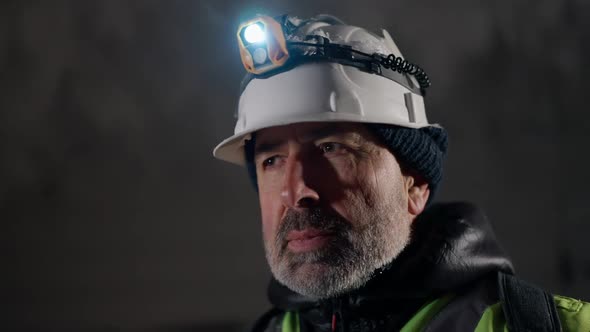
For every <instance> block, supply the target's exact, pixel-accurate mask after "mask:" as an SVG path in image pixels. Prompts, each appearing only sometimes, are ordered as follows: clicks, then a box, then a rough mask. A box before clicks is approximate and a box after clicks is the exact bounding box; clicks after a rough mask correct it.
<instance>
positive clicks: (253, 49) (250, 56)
mask: <svg viewBox="0 0 590 332" xmlns="http://www.w3.org/2000/svg"><path fill="white" fill-rule="evenodd" d="M237 37H238V45H239V47H240V55H241V57H242V63H243V64H244V67H245V68H246V70H247V71H249V72H251V73H253V74H262V73H264V72H267V71H269V70H272V69H275V68H278V67H280V66H282V65H283V64H284V63H285V61H287V59H288V58H289V52H288V51H287V43H286V41H285V34H284V33H283V29H282V27H281V24H280V23H278V22H277V21H276V20H275V19H273V18H272V17H269V16H262V15H261V16H257V17H256V18H255V19H253V20H250V21H248V22H245V23H243V24H242V25H240V27H239V28H238V33H237Z"/></svg>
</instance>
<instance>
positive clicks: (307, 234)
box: [286, 229, 334, 253]
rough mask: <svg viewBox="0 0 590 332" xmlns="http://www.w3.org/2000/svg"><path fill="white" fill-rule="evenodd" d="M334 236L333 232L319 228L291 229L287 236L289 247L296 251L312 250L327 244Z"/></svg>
mask: <svg viewBox="0 0 590 332" xmlns="http://www.w3.org/2000/svg"><path fill="white" fill-rule="evenodd" d="M333 236H334V233H332V232H328V231H321V230H317V229H305V230H302V231H290V232H289V233H288V234H287V238H286V240H287V247H288V248H289V250H291V251H292V252H295V253H301V252H307V251H312V250H316V249H319V248H321V247H323V246H324V245H326V243H328V242H329V241H330V239H331V238H332V237H333Z"/></svg>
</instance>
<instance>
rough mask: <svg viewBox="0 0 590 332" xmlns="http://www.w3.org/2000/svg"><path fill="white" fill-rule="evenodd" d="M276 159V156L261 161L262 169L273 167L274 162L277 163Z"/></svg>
mask: <svg viewBox="0 0 590 332" xmlns="http://www.w3.org/2000/svg"><path fill="white" fill-rule="evenodd" d="M277 157H278V156H272V157H270V158H266V159H264V160H263V161H262V167H263V168H266V167H271V166H273V165H274V164H275V163H276V162H277Z"/></svg>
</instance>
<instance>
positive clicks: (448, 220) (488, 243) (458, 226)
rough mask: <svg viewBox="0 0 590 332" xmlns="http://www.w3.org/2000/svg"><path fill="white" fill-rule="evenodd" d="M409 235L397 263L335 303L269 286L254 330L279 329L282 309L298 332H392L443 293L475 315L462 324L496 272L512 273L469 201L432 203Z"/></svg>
mask: <svg viewBox="0 0 590 332" xmlns="http://www.w3.org/2000/svg"><path fill="white" fill-rule="evenodd" d="M412 234H413V235H412V242H411V243H410V245H409V246H408V247H407V248H406V249H405V250H404V251H403V252H402V253H401V254H400V256H398V258H397V259H395V260H394V261H393V262H392V263H391V264H389V265H388V266H386V267H385V268H383V269H380V270H378V271H376V272H375V275H374V277H373V278H372V279H371V280H370V281H369V282H368V283H367V284H366V285H365V286H363V287H362V288H360V289H357V290H354V291H352V292H349V293H347V294H344V295H341V296H339V297H337V298H332V299H327V300H320V301H317V300H313V299H309V298H306V297H305V296H302V295H300V294H297V293H295V292H293V291H291V290H289V289H288V288H286V287H285V286H283V285H281V284H279V283H278V282H277V281H276V280H274V279H273V280H271V282H270V285H269V288H268V297H269V300H270V302H271V303H272V305H273V309H271V310H270V311H269V312H267V313H266V314H265V315H264V316H262V317H261V318H260V319H259V320H258V321H257V322H256V324H255V326H254V329H253V331H256V332H258V331H273V332H274V331H280V323H281V321H282V317H283V314H284V312H286V311H298V313H299V317H300V323H301V330H302V332H305V331H327V332H330V331H332V328H333V325H334V322H333V321H334V320H335V323H336V324H335V326H336V331H398V330H400V329H401V327H402V326H403V325H404V324H405V323H406V322H407V321H408V320H409V319H410V318H411V317H412V316H413V314H414V313H415V312H416V311H417V310H418V309H419V308H420V307H421V306H422V305H424V304H425V303H427V302H428V301H430V300H433V299H435V298H437V297H439V296H441V295H443V294H447V293H449V292H452V293H455V294H463V295H465V296H463V297H462V300H459V301H454V302H455V303H454V307H451V309H452V310H456V311H457V312H460V313H461V314H462V315H471V316H473V317H471V319H464V320H462V321H470V320H471V321H474V322H477V318H478V317H479V316H480V315H481V313H482V312H483V310H485V308H486V307H487V306H488V305H491V304H493V303H495V302H497V301H498V296H497V293H498V292H497V289H496V287H497V286H496V282H495V280H496V275H497V272H498V271H503V272H507V273H510V274H512V273H513V267H512V264H511V262H510V260H509V259H508V258H507V257H506V256H505V254H504V252H503V251H502V249H501V248H500V246H499V245H498V243H497V241H496V239H495V236H494V234H493V231H492V228H491V226H490V224H489V223H488V221H487V219H486V217H485V216H484V215H483V214H482V213H481V211H479V210H478V209H477V208H476V207H475V206H473V205H472V204H469V203H447V204H435V205H433V206H431V207H429V208H428V209H427V210H426V211H424V212H423V213H422V214H421V215H420V216H419V217H418V218H417V219H416V220H415V222H414V224H413V233H412ZM459 298H461V297H459ZM473 327H474V326H463V327H462V328H461V329H462V330H463V329H464V330H466V331H468V330H471V331H473ZM457 328H458V327H457Z"/></svg>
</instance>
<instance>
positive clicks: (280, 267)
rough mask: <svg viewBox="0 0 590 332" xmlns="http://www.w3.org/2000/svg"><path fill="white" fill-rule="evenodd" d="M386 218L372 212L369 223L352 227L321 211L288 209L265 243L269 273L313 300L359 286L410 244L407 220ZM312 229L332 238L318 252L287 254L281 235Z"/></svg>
mask: <svg viewBox="0 0 590 332" xmlns="http://www.w3.org/2000/svg"><path fill="white" fill-rule="evenodd" d="M390 212H394V213H393V214H394V216H392V215H391V214H390V215H389V216H388V217H389V218H383V217H379V216H382V215H384V213H379V212H378V211H373V213H370V214H371V215H370V216H369V215H366V216H364V217H365V218H368V220H369V221H370V222H366V223H364V224H363V225H362V226H357V227H356V228H355V227H354V226H353V225H351V224H350V223H349V222H347V221H346V220H344V219H343V218H342V217H341V216H339V215H338V214H336V213H330V212H328V211H326V210H324V209H319V208H316V209H312V210H309V211H304V212H294V211H288V213H287V215H286V216H285V218H284V220H283V222H282V224H281V225H280V228H279V231H278V233H277V236H276V240H275V242H274V243H273V242H271V243H265V250H266V258H267V260H268V262H269V265H270V268H271V271H272V273H273V275H274V277H275V279H277V280H278V281H279V282H280V283H282V284H283V285H285V286H286V287H288V288H289V289H291V290H293V291H295V292H297V293H299V294H302V295H305V296H308V297H312V298H317V299H324V298H329V297H333V296H336V295H339V294H342V293H345V292H348V291H350V290H353V289H357V288H359V287H361V286H363V285H364V284H365V283H366V282H367V281H369V280H370V279H371V277H372V276H373V273H374V272H375V270H377V269H379V268H381V267H383V266H385V265H386V264H388V263H390V262H391V261H392V260H394V259H395V258H396V257H397V256H398V255H399V254H400V253H401V251H402V250H403V249H404V248H405V247H406V246H407V244H408V243H409V240H410V220H407V217H406V218H404V217H405V216H403V215H402V214H401V213H400V211H390ZM305 228H315V229H318V230H323V231H327V232H330V233H331V234H333V236H332V237H331V240H330V242H329V243H328V244H326V245H325V246H323V247H322V248H320V249H318V250H314V251H311V252H305V253H293V252H290V251H289V250H288V248H287V241H286V236H287V234H288V233H289V232H290V231H292V230H302V229H305Z"/></svg>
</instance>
